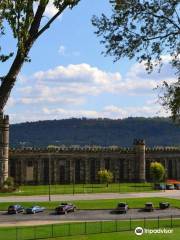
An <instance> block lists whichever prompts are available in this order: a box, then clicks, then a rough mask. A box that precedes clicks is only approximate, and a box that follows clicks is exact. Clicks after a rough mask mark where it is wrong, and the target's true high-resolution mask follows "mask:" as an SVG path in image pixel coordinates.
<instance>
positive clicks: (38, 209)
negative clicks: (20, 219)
mask: <svg viewBox="0 0 180 240" xmlns="http://www.w3.org/2000/svg"><path fill="white" fill-rule="evenodd" d="M44 209H45V208H44V207H39V206H32V207H30V208H26V213H38V212H43V211H44Z"/></svg>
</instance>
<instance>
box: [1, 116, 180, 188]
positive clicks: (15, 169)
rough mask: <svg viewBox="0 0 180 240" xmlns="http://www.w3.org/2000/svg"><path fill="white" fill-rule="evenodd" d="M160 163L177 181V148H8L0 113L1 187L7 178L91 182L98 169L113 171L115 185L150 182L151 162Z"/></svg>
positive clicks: (138, 143) (139, 145)
mask: <svg viewBox="0 0 180 240" xmlns="http://www.w3.org/2000/svg"><path fill="white" fill-rule="evenodd" d="M153 161H158V162H161V163H162V164H163V165H164V166H165V168H166V171H167V177H168V178H174V179H178V180H180V148H175V147H164V148H148V147H146V146H145V141H144V140H137V139H136V140H135V141H134V144H133V146H132V148H121V147H118V146H112V147H98V146H95V147H73V148H72V147H71V148H70V147H69V148H68V147H61V148H60V147H58V148H52V149H48V148H45V149H33V148H24V149H10V150H9V118H8V116H4V115H3V114H0V184H1V185H2V184H3V182H4V181H5V180H6V178H7V177H8V176H11V177H13V178H14V180H15V182H16V183H18V184H49V183H51V184H56V183H72V182H74V183H94V182H98V181H99V179H98V176H97V173H98V171H99V170H100V169H108V170H110V171H112V172H113V175H114V182H127V181H136V182H144V181H149V180H150V173H149V169H150V163H151V162H153Z"/></svg>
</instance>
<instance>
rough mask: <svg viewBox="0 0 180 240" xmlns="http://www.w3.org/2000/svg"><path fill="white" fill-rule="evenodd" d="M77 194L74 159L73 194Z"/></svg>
mask: <svg viewBox="0 0 180 240" xmlns="http://www.w3.org/2000/svg"><path fill="white" fill-rule="evenodd" d="M74 194H75V160H74V161H73V195H74Z"/></svg>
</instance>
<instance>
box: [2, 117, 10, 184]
mask: <svg viewBox="0 0 180 240" xmlns="http://www.w3.org/2000/svg"><path fill="white" fill-rule="evenodd" d="M8 160H9V116H7V115H3V114H0V185H1V186H2V185H3V183H4V181H5V180H6V179H7V178H8Z"/></svg>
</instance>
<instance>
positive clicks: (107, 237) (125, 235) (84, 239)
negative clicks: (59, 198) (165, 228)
mask: <svg viewBox="0 0 180 240" xmlns="http://www.w3.org/2000/svg"><path fill="white" fill-rule="evenodd" d="M179 236H180V229H179V228H175V229H174V233H173V234H163V235H162V234H153V235H149V234H146V235H143V236H136V235H135V234H134V232H132V231H131V232H130V231H127V232H117V233H101V234H94V235H83V236H81V238H79V236H77V237H75V236H73V237H63V238H62V237H59V238H56V240H79V239H80V240H120V239H126V240H139V239H141V240H162V239H163V240H172V239H173V240H179ZM49 240H50V238H49Z"/></svg>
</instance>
